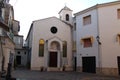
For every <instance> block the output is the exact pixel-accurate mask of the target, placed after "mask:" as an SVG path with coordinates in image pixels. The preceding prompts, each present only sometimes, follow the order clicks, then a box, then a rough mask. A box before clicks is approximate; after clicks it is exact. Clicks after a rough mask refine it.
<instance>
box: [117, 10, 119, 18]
mask: <svg viewBox="0 0 120 80" xmlns="http://www.w3.org/2000/svg"><path fill="white" fill-rule="evenodd" d="M117 16H118V19H120V9H118V10H117Z"/></svg>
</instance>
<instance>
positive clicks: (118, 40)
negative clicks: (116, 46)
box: [116, 34, 120, 43]
mask: <svg viewBox="0 0 120 80" xmlns="http://www.w3.org/2000/svg"><path fill="white" fill-rule="evenodd" d="M116 40H117V42H119V43H120V34H117V38H116Z"/></svg>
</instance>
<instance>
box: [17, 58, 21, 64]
mask: <svg viewBox="0 0 120 80" xmlns="http://www.w3.org/2000/svg"><path fill="white" fill-rule="evenodd" d="M16 63H17V65H21V56H16Z"/></svg>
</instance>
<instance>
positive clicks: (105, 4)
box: [74, 1, 120, 16]
mask: <svg viewBox="0 0 120 80" xmlns="http://www.w3.org/2000/svg"><path fill="white" fill-rule="evenodd" d="M117 4H120V1H114V2H108V3H103V4H96V5H94V6H92V7H90V8H87V9H85V10H83V11H80V12H77V13H75V14H74V15H75V16H78V15H81V14H84V13H86V12H88V11H91V10H94V9H98V8H100V7H106V6H112V5H117Z"/></svg>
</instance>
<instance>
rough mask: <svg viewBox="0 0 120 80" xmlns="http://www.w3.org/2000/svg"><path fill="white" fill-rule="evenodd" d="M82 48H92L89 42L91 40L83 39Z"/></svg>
mask: <svg viewBox="0 0 120 80" xmlns="http://www.w3.org/2000/svg"><path fill="white" fill-rule="evenodd" d="M83 47H84V48H87V47H92V41H91V38H86V39H83Z"/></svg>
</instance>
